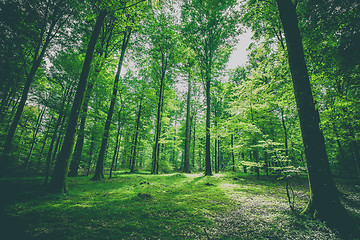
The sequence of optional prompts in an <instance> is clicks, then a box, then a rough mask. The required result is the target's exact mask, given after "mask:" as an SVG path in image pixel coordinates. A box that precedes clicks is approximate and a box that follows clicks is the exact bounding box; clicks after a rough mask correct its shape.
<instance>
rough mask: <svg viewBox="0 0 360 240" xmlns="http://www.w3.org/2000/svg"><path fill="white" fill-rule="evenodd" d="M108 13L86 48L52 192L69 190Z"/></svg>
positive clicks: (100, 20)
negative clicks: (94, 62) (71, 164)
mask: <svg viewBox="0 0 360 240" xmlns="http://www.w3.org/2000/svg"><path fill="white" fill-rule="evenodd" d="M106 14H107V12H106V11H101V12H100V13H99V15H98V17H97V19H96V23H95V27H94V29H93V31H92V34H91V38H90V41H89V44H88V47H87V50H86V56H85V61H84V65H83V68H82V71H81V74H80V81H79V84H78V88H77V91H76V95H75V99H74V103H73V106H72V109H71V113H70V117H69V120H68V124H67V129H66V133H65V139H64V144H63V146H62V148H61V151H60V153H59V155H58V157H57V161H56V164H55V168H54V172H53V174H52V178H51V182H50V185H49V187H48V191H51V192H58V193H61V192H67V191H68V186H67V175H68V171H69V160H70V155H71V152H72V150H73V146H74V140H75V133H76V127H77V125H78V120H79V115H80V109H81V106H82V104H83V99H84V95H85V91H86V87H87V79H88V76H89V72H90V67H91V62H92V58H93V53H94V49H95V45H96V42H97V39H98V37H99V34H100V30H101V27H102V25H103V23H104V20H105V16H106Z"/></svg>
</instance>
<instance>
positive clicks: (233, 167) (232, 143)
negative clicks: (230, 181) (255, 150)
mask: <svg viewBox="0 0 360 240" xmlns="http://www.w3.org/2000/svg"><path fill="white" fill-rule="evenodd" d="M231 157H232V170H233V172H235V154H234V134H231Z"/></svg>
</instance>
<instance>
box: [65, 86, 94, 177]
mask: <svg viewBox="0 0 360 240" xmlns="http://www.w3.org/2000/svg"><path fill="white" fill-rule="evenodd" d="M93 87H94V82H91V83H90V84H89V86H88V87H87V89H86V93H85V99H84V103H83V107H82V114H81V115H82V116H81V121H80V128H79V133H78V137H77V140H76V145H75V150H74V155H73V160H72V161H71V164H70V169H69V177H77V176H78V170H79V164H80V162H81V155H82V150H83V147H84V140H85V122H86V117H87V110H88V105H89V101H90V95H91V92H92V89H93Z"/></svg>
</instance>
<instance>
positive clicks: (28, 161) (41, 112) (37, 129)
mask: <svg viewBox="0 0 360 240" xmlns="http://www.w3.org/2000/svg"><path fill="white" fill-rule="evenodd" d="M45 109H46V107H44V108H43V109H42V110H41V111H40V113H39V116H38V119H37V121H36V127H35V132H34V134H33V139H32V143H31V147H30V151H29V155H28V157H27V159H26V166H25V171H26V170H27V169H28V167H29V164H30V158H31V155H32V152H33V150H34V146H35V143H36V137H37V134H38V133H39V130H40V126H41V121H42V118H43V116H44V113H45Z"/></svg>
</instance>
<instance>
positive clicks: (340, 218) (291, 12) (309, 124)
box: [276, 0, 354, 231]
mask: <svg viewBox="0 0 360 240" xmlns="http://www.w3.org/2000/svg"><path fill="white" fill-rule="evenodd" d="M276 2H277V6H278V9H279V13H280V19H281V22H282V25H283V28H284V32H285V39H286V45H287V51H288V60H289V65H290V71H291V76H292V80H293V87H294V93H295V99H296V105H297V109H298V114H299V119H300V127H301V133H302V138H303V144H304V149H305V156H306V162H307V168H308V176H309V183H310V190H311V194H310V201H309V203H308V206H307V208H306V210H305V211H307V212H309V213H312V214H314V215H318V216H319V217H320V218H323V219H325V220H327V221H329V222H330V223H331V224H335V225H337V226H338V227H340V228H341V230H349V229H350V230H352V231H353V230H354V225H353V223H352V221H351V218H350V217H349V215H348V214H347V212H346V210H345V208H344V207H343V205H342V204H341V202H340V199H339V195H338V190H337V188H336V186H335V183H334V181H333V178H332V175H331V172H330V166H329V161H328V157H327V153H326V148H325V141H324V136H323V134H322V132H321V130H320V127H319V123H320V118H319V113H318V111H317V110H316V108H315V104H314V100H313V96H312V92H311V86H310V81H309V76H308V70H307V67H306V63H305V58H304V50H303V45H302V40H301V35H300V31H299V27H298V20H297V13H296V6H295V5H294V3H293V2H292V1H291V0H277V1H276ZM349 223H350V224H349Z"/></svg>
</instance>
